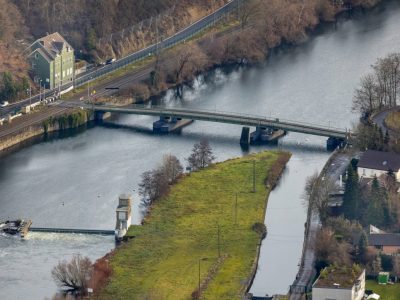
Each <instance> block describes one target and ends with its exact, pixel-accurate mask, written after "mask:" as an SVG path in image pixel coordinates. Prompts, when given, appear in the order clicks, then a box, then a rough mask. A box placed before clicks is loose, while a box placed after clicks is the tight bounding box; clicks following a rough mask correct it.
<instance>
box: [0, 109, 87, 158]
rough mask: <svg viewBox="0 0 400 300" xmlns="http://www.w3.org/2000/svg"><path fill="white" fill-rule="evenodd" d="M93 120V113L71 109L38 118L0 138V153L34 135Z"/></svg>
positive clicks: (41, 134) (37, 135)
mask: <svg viewBox="0 0 400 300" xmlns="http://www.w3.org/2000/svg"><path fill="white" fill-rule="evenodd" d="M93 120H94V115H93V114H92V113H91V112H89V111H86V110H82V109H73V110H70V111H67V112H63V113H61V114H56V115H54V116H53V115H52V116H49V117H47V118H45V119H44V120H38V121H37V122H35V123H33V124H30V125H28V126H26V127H23V128H21V129H20V130H18V131H16V132H15V133H14V134H12V135H6V136H4V137H1V138H0V153H2V152H5V151H8V150H10V149H12V148H13V147H15V146H17V145H20V144H22V143H24V142H28V141H29V140H32V139H33V138H35V137H39V136H44V135H47V134H49V133H52V132H61V131H64V130H67V129H73V128H78V127H80V126H83V125H85V124H87V123H88V122H90V121H93Z"/></svg>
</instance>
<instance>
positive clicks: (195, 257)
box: [96, 142, 290, 299]
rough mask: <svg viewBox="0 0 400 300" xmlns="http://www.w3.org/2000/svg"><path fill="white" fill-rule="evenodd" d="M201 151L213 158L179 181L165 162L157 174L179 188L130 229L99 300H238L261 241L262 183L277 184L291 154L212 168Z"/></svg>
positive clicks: (172, 164)
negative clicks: (273, 179) (162, 172)
mask: <svg viewBox="0 0 400 300" xmlns="http://www.w3.org/2000/svg"><path fill="white" fill-rule="evenodd" d="M203 143H204V142H203ZM200 144H201V143H199V144H198V145H200ZM206 148H207V147H206ZM209 149H210V150H211V148H209ZM196 152H197V146H195V147H194V149H193V153H192V154H194V153H196ZM203 153H205V154H206V153H208V154H206V156H207V157H209V158H210V160H207V164H203V160H201V159H200V160H196V161H197V162H196V164H198V165H197V166H198V169H201V170H200V171H195V172H192V173H190V174H187V175H184V176H182V175H181V176H178V177H176V176H175V175H176V174H178V173H179V174H180V172H176V170H179V171H180V170H181V168H180V167H179V165H180V164H178V163H177V161H176V158H175V157H173V156H171V155H169V156H166V157H165V158H164V160H163V164H162V166H161V167H160V168H159V169H158V171H161V170H164V173H169V174H173V175H172V176H171V175H170V177H169V178H170V179H171V182H172V181H177V182H176V184H174V185H171V184H170V185H169V191H168V192H167V193H166V194H162V195H159V197H157V198H154V199H155V200H153V201H152V202H151V205H150V206H149V209H148V214H147V216H146V217H145V218H144V220H143V222H142V223H143V224H142V225H141V226H131V228H130V230H129V232H128V236H130V237H133V239H131V240H129V241H128V242H126V243H125V244H124V245H122V246H121V247H120V248H118V249H117V250H116V251H115V253H114V255H113V256H112V257H111V258H110V264H111V267H112V275H111V277H110V280H109V282H108V284H107V285H106V286H105V287H104V288H103V289H101V290H100V291H97V293H98V294H97V295H96V297H97V298H98V299H110V298H113V299H127V298H134V299H199V298H200V297H201V299H241V297H242V296H243V294H244V292H245V289H246V286H247V284H248V283H249V280H250V278H251V276H252V273H253V271H255V269H254V268H255V266H256V256H257V247H258V245H259V242H260V239H261V238H262V236H263V235H265V229H261V228H260V226H259V225H258V223H261V224H263V221H264V212H265V207H266V199H267V196H268V193H269V191H270V188H266V185H265V184H266V182H269V181H268V179H269V177H270V176H272V174H273V176H275V177H274V178H275V180H277V179H278V176H276V174H278V173H279V174H281V172H282V171H283V169H284V167H285V164H286V162H287V161H288V159H289V158H290V155H289V154H288V153H281V152H262V153H259V154H254V155H250V156H246V157H243V158H237V159H232V160H228V161H226V162H223V163H217V164H210V163H211V161H212V151H211V153H210V152H209V151H208V150H207V151H203ZM253 161H254V162H255V179H256V180H255V183H256V185H255V187H256V189H255V192H253V179H252V174H253ZM176 167H177V168H176ZM204 167H205V168H204ZM166 169H169V170H174V171H173V172H165V170H166ZM272 170H273V171H272ZM153 174H154V173H153ZM164 176H166V175H164ZM166 177H167V176H166ZM146 178H147V176H144V177H143V182H146V181H147V179H146ZM174 178H175V179H174ZM141 189H142V190H141V191H142V195H144V196H146V197H147V198H149V194H148V193H146V192H144V193H143V185H141ZM236 195H237V204H236V202H235V199H236V198H235V196H236ZM199 275H200V276H199Z"/></svg>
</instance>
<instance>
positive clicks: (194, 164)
mask: <svg viewBox="0 0 400 300" xmlns="http://www.w3.org/2000/svg"><path fill="white" fill-rule="evenodd" d="M214 159H215V156H214V155H213V151H212V148H211V146H210V144H209V142H208V140H206V139H202V140H201V141H200V142H198V143H196V144H194V146H193V149H192V151H191V154H190V155H189V157H188V158H187V162H188V164H189V168H190V170H193V171H198V170H200V169H203V168H205V167H207V166H209V165H210V164H211V163H212V161H213V160H214ZM182 174H183V166H182V164H181V162H180V161H179V159H178V158H177V157H176V156H174V155H172V154H167V155H164V157H163V160H162V163H161V165H160V166H159V167H157V168H155V169H153V170H150V171H146V172H144V173H143V174H142V176H141V177H142V179H141V182H140V183H139V195H140V196H142V198H143V202H142V203H143V204H144V205H145V206H146V207H149V206H150V205H151V204H152V203H154V202H155V201H157V200H159V199H161V198H162V197H164V196H166V195H167V193H168V192H169V189H170V186H171V185H173V184H174V183H176V182H177V180H178V179H179V178H180V177H181V176H182Z"/></svg>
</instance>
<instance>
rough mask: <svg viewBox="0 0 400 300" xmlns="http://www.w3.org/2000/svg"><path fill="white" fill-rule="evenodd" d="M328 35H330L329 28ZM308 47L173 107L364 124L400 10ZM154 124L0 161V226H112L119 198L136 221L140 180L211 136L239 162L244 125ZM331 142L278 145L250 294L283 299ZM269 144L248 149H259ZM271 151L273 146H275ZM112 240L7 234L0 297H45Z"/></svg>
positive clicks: (123, 120)
mask: <svg viewBox="0 0 400 300" xmlns="http://www.w3.org/2000/svg"><path fill="white" fill-rule="evenodd" d="M332 27H333V26H332ZM321 31H322V33H321V34H319V35H317V36H315V37H314V38H312V39H311V40H310V41H309V42H307V43H306V44H304V45H302V46H300V47H297V48H294V49H288V50H284V51H281V52H280V53H278V54H274V55H272V57H271V59H270V60H269V62H268V64H266V66H265V67H263V68H253V69H248V70H238V71H235V72H232V73H230V74H229V75H224V74H223V73H222V72H220V71H217V72H215V74H214V75H213V76H212V78H211V79H210V81H211V83H208V84H205V83H204V82H203V81H202V80H199V81H198V82H197V84H196V87H195V89H194V90H191V91H189V90H188V91H186V92H185V95H184V98H183V99H182V100H177V99H175V98H174V97H172V95H171V94H168V95H167V96H166V97H165V98H164V99H163V101H162V104H163V105H166V106H171V107H190V108H202V109H210V110H224V111H233V112H243V113H249V114H257V115H265V116H276V117H279V118H281V119H291V120H298V121H305V122H312V123H317V124H321V125H328V126H337V127H342V128H345V127H347V128H350V127H351V126H352V123H353V122H355V121H356V120H357V115H356V114H354V113H352V112H351V98H352V94H353V90H354V87H355V86H356V85H357V84H358V81H359V78H360V76H361V75H363V74H365V73H366V72H368V71H369V66H370V65H371V63H373V62H374V61H375V59H376V58H377V57H380V56H383V55H385V54H387V53H388V52H393V51H400V5H399V3H397V2H394V1H393V2H388V4H386V5H385V6H384V7H383V8H380V9H378V10H375V11H374V12H372V13H371V14H369V15H368V16H360V17H356V18H355V19H353V20H347V21H342V22H340V23H339V24H338V27H337V29H336V30H335V29H334V28H331V27H330V26H327V27H326V28H323V30H321ZM154 120H155V119H154V118H151V117H146V116H120V117H118V118H117V119H116V120H115V123H117V124H120V125H126V126H124V128H119V129H115V128H108V127H95V128H92V129H90V130H87V131H84V132H82V133H80V134H75V135H71V136H69V137H67V138H63V139H53V140H50V141H48V142H43V143H39V144H35V145H33V146H30V147H27V148H24V149H22V150H20V151H18V152H16V153H14V154H12V155H8V156H6V157H3V158H1V159H0V219H6V218H18V217H25V218H30V219H32V221H33V224H34V226H48V227H68V228H92V229H113V227H114V225H115V212H114V210H115V207H116V204H117V196H118V194H119V193H132V194H133V196H134V206H135V208H134V211H133V213H134V218H133V221H134V223H136V224H138V223H140V220H141V217H142V214H141V209H140V206H139V201H138V195H137V186H138V182H139V181H140V174H141V173H142V172H144V171H146V170H149V169H151V168H153V167H155V166H157V164H158V163H159V162H160V161H161V159H162V156H163V155H164V154H166V153H173V154H175V155H176V156H178V158H180V159H181V160H182V161H184V158H185V157H187V156H188V155H189V153H190V150H191V147H192V145H193V144H194V143H195V142H197V141H198V140H199V139H200V138H202V137H204V136H206V137H207V138H209V140H210V143H211V145H212V147H213V149H214V152H215V154H216V156H217V158H218V160H219V161H222V160H225V159H228V158H231V157H236V156H241V155H243V152H242V150H241V149H240V147H239V137H240V133H241V127H239V126H233V125H227V124H214V123H206V122H195V123H193V124H192V125H190V126H189V127H187V128H185V129H184V130H183V132H182V134H181V135H170V136H155V135H153V134H151V126H152V122H153V121H154ZM325 143H326V140H325V139H324V138H319V137H311V136H306V135H302V134H294V133H290V134H288V135H287V136H286V137H285V138H284V139H283V140H282V141H281V142H280V145H279V146H278V147H279V148H283V149H285V150H288V151H291V152H292V153H293V157H292V159H291V161H290V162H289V164H288V167H287V170H286V172H285V174H284V176H283V178H282V180H281V182H280V185H279V186H278V187H277V188H276V189H275V190H274V191H273V192H272V193H271V195H270V199H269V203H268V208H267V215H266V224H267V226H268V236H267V238H266V239H265V240H264V241H263V246H262V249H261V257H260V261H259V270H258V273H257V276H256V279H255V281H254V284H253V287H252V289H251V292H253V293H254V294H256V295H265V294H267V293H268V294H274V293H286V292H287V291H288V287H289V285H290V284H291V283H292V281H293V279H294V277H295V275H296V272H297V268H298V263H299V259H300V256H301V249H302V243H303V231H304V222H305V219H306V214H305V209H304V208H303V206H302V201H303V200H302V194H303V189H304V183H305V180H306V177H307V176H309V175H311V174H312V173H314V172H315V171H318V170H320V169H321V168H322V166H323V165H324V163H325V161H326V160H327V158H328V156H329V153H327V152H326V151H325ZM267 148H268V147H252V148H251V150H250V151H261V150H263V149H267ZM272 148H273V147H272ZM113 246H114V244H113V240H112V237H101V236H100V237H99V236H84V235H60V234H36V233H33V234H32V235H30V236H29V237H28V239H27V240H25V241H20V240H18V239H15V238H11V237H5V236H0V299H6V300H7V299H27V297H29V299H44V298H45V297H50V296H51V295H52V294H53V293H54V292H55V291H56V286H55V285H54V283H53V281H52V279H51V276H50V271H51V268H52V267H53V266H54V265H55V264H56V263H57V262H58V260H60V259H68V258H70V257H71V256H72V255H73V254H74V253H80V254H82V255H88V256H90V257H91V258H92V259H96V258H98V257H100V256H102V255H104V254H105V253H106V252H108V251H109V250H110V249H111V248H113Z"/></svg>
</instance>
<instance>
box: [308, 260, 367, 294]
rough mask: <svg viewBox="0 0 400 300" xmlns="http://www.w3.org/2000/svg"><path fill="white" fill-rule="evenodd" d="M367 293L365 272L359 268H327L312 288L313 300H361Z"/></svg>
mask: <svg viewBox="0 0 400 300" xmlns="http://www.w3.org/2000/svg"><path fill="white" fill-rule="evenodd" d="M364 293H365V270H361V269H360V268H359V267H357V266H353V267H352V268H349V267H345V266H343V267H333V266H331V267H327V268H325V269H324V270H322V271H321V274H320V276H319V277H318V279H317V280H316V281H315V283H314V284H313V287H312V299H313V300H327V299H335V300H361V299H363V297H364Z"/></svg>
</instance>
